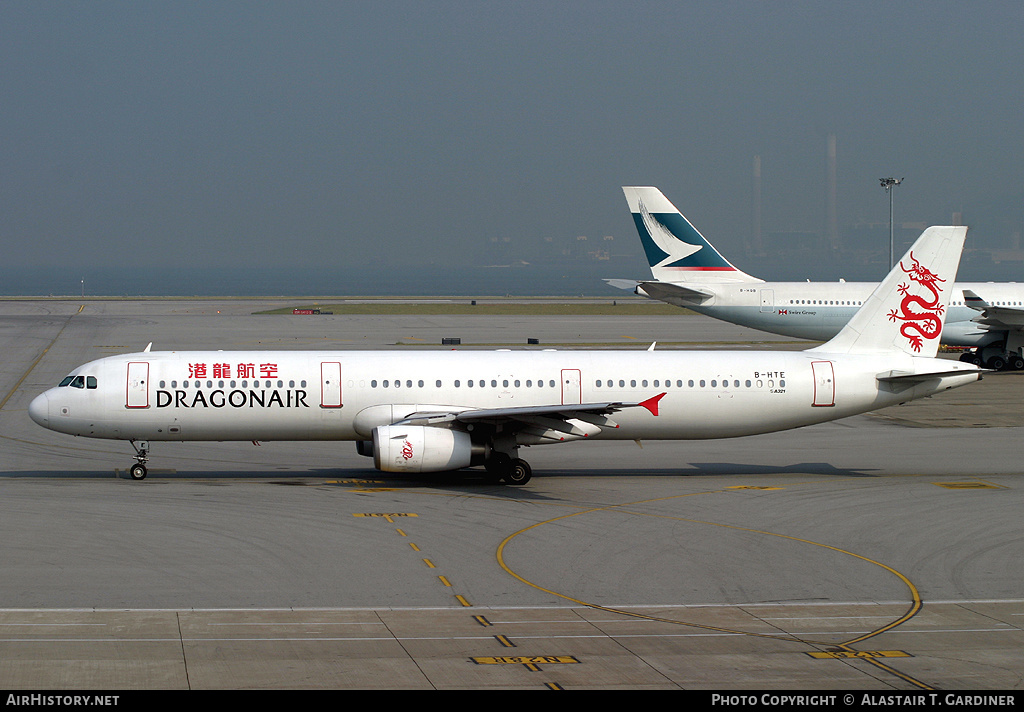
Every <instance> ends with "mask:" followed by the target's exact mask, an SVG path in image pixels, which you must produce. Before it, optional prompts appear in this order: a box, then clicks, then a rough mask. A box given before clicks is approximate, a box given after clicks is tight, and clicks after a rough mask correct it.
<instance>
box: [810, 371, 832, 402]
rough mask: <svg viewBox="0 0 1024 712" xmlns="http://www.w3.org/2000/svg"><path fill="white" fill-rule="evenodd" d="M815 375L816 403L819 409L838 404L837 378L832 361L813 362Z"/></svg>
mask: <svg viewBox="0 0 1024 712" xmlns="http://www.w3.org/2000/svg"><path fill="white" fill-rule="evenodd" d="M811 371H812V372H813V374H814V402H813V403H812V404H811V405H813V406H818V407H825V408H827V407H831V406H834V405H835V404H836V378H835V370H834V369H833V368H832V362H831V361H811Z"/></svg>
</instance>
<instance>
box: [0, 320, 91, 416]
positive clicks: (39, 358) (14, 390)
mask: <svg viewBox="0 0 1024 712" xmlns="http://www.w3.org/2000/svg"><path fill="white" fill-rule="evenodd" d="M82 309H85V305H84V304H83V305H82V306H81V307H79V309H78V312H77V313H78V314H81V313H82ZM74 318H75V315H74V314H72V315H71V316H69V317H68V318H67V319H66V320H65V321H64V325H63V326H62V327H60V329H58V331H57V333H56V335H55V336H54V337H53V338H52V339H51V340H50V343H48V344H47V345H46V348H45V349H43V350H42V352H40V354H39V356H37V357H36V360H35V361H33V362H32V364H31V365H30V366H29V367H28V370H27V371H25V373H23V374H22V376H21V378H19V379H18V382H17V383H15V384H14V388H12V389H11V390H10V392H9V393H8V394H7V395H5V396H4V397H3V399H2V400H0V410H3V409H4V406H5V405H7V401H9V400H10V399H11V396H13V395H14V394H15V393H17V392H18V389H19V388H21V384H22V383H24V382H25V379H26V378H28V375H29V374H30V373H32V371H34V370H35V369H36V366H38V365H39V362H40V361H42V360H43V356H45V355H46V354H47V353H48V352H49V350H50V349H51V348H53V345H54V344H55V343H57V339H59V338H60V335H61V334H63V333H64V329H66V328H68V324H70V323H71V320H72V319H74Z"/></svg>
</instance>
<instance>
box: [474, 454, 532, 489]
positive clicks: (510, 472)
mask: <svg viewBox="0 0 1024 712" xmlns="http://www.w3.org/2000/svg"><path fill="white" fill-rule="evenodd" d="M484 469H485V470H487V473H488V474H489V475H490V476H491V479H492V480H494V481H495V482H504V483H505V484H507V485H525V484H526V483H527V482H529V481H530V478H531V477H533V470H532V469H531V468H530V464H529V463H528V462H527V461H526V460H523V459H521V458H518V457H512V456H511V455H508V454H506V453H503V452H495V453H493V454H492V455H491V456H490V457H489V458H487V460H486V461H485V462H484Z"/></svg>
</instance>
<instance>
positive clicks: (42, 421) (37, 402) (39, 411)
mask: <svg viewBox="0 0 1024 712" xmlns="http://www.w3.org/2000/svg"><path fill="white" fill-rule="evenodd" d="M28 415H29V417H30V418H32V420H34V421H36V423H38V424H39V425H42V426H43V427H44V428H48V427H50V399H49V397H47V395H46V394H45V393H40V394H39V395H38V396H36V397H35V398H33V399H32V402H31V403H29V404H28Z"/></svg>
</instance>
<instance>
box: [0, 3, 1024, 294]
mask: <svg viewBox="0 0 1024 712" xmlns="http://www.w3.org/2000/svg"><path fill="white" fill-rule="evenodd" d="M1022 32H1024V4H1021V3H1019V2H1009V1H1008V2H898V1H895V2H894V1H891V0H890V1H886V2H844V3H840V2H730V1H719V2H635V1H634V2H611V1H607V2H606V1H597V0H589V1H583V2H581V1H580V0H574V1H573V2H560V1H555V0H552V1H546V2H539V1H538V2H452V1H449V0H438V1H430V2H428V1H426V0H423V1H420V2H407V1H397V0H394V1H386V0H377V1H375V2H356V1H353V0H346V1H345V2H141V3H140V2H124V3H121V2H108V1H102V0H100V1H97V2H77V3H76V2H64V1H61V2H42V1H40V0H31V1H28V2H22V1H19V0H5V2H3V3H0V97H2V101H0V152H2V153H0V188H2V190H0V245H2V246H3V253H4V260H5V262H6V266H7V267H8V268H13V267H18V266H21V265H25V266H38V265H44V264H47V263H50V262H52V261H53V260H56V259H62V258H61V256H62V255H67V254H69V253H74V255H75V256H74V259H75V260H76V261H79V262H80V263H81V264H83V265H85V266H89V265H104V264H106V265H109V264H117V263H118V262H124V261H126V260H129V261H131V262H132V263H134V264H139V263H145V264H165V265H187V264H193V263H198V264H207V265H217V266H239V267H252V266H260V265H267V264H282V265H285V266H288V267H305V266H322V265H324V264H331V263H335V262H336V263H339V264H348V265H353V264H360V263H362V264H365V265H366V266H367V268H368V269H372V268H373V267H375V266H376V265H400V266H415V265H424V264H427V265H444V264H454V265H459V264H463V263H464V261H465V263H466V264H473V263H474V262H476V263H479V262H480V260H482V259H485V253H486V249H487V244H488V241H489V240H491V239H494V238H497V239H504V238H508V239H510V240H512V241H513V242H514V243H515V244H517V245H519V244H521V245H522V246H523V248H522V249H523V255H522V257H523V259H527V260H529V259H531V257H535V256H536V252H537V251H538V250H541V249H543V242H542V240H543V238H545V237H549V236H553V237H555V238H559V239H564V238H569V237H574V236H576V235H588V236H593V237H597V236H603V235H613V236H615V237H616V240H617V241H622V244H626V243H628V244H629V245H630V246H632V245H633V244H634V242H635V240H636V237H635V233H634V232H633V227H632V223H631V221H630V219H629V216H628V214H627V212H626V206H625V201H624V199H623V197H622V194H621V191H620V189H619V186H621V185H625V184H650V185H657V186H659V187H661V188H662V189H663V190H664V191H665V193H666V194H667V195H668V196H669V198H670V199H672V200H673V201H674V202H676V204H677V205H678V206H679V207H680V208H681V209H682V211H683V212H684V213H685V214H686V215H687V216H688V217H689V218H690V219H691V220H692V221H693V222H694V224H695V225H697V227H698V228H699V229H701V230H702V231H703V232H705V234H707V235H708V237H709V238H711V239H712V241H713V242H715V243H716V244H717V245H719V246H720V247H721V248H722V249H723V251H726V252H727V255H728V256H730V257H733V256H735V259H734V261H737V262H740V263H743V259H742V256H741V255H740V254H738V253H739V251H740V250H742V246H743V242H744V239H745V238H747V237H748V235H749V231H750V224H751V221H750V195H751V178H750V175H751V162H752V160H753V156H754V155H760V156H761V160H762V172H763V224H764V230H765V231H766V232H768V231H789V230H800V231H820V230H821V229H822V225H823V220H824V209H823V204H824V189H823V181H824V175H825V142H826V136H827V135H828V134H829V133H835V134H836V137H837V143H838V211H839V222H840V229H843V226H844V225H846V224H851V223H854V222H858V221H872V222H884V221H885V220H886V219H887V216H888V207H887V206H888V203H887V202H886V199H885V196H884V193H883V192H882V190H881V188H880V187H879V185H878V178H880V177H882V176H886V175H890V174H892V175H895V176H897V177H901V176H905V177H906V182H905V183H904V184H903V185H902V186H900V187H899V188H898V189H897V193H896V205H897V220H905V221H916V222H926V223H947V222H948V221H949V220H950V216H951V214H952V213H953V212H954V211H962V212H963V214H964V220H965V222H966V223H967V224H969V225H971V226H972V228H973V229H972V233H971V235H970V237H969V240H977V241H984V243H985V244H989V245H990V246H998V247H1001V246H1008V245H1009V241H1010V237H1009V235H1010V234H1011V233H1012V231H1014V230H1016V231H1020V230H1022V229H1024V211H1022V208H1021V199H1022V196H1024V191H1022V188H1024V185H1022V183H1024V180H1022V166H1024V133H1022V131H1021V126H1022V117H1024V112H1022V108H1024V87H1022V84H1024V74H1022V72H1024V49H1022V46H1024V42H1022ZM637 254H638V255H639V251H638V250H637ZM743 266H745V267H751V265H749V263H747V264H744V265H743ZM826 267H827V266H826ZM613 271H615V272H617V273H616V274H609V275H608V276H642V275H637V274H621V269H620V270H613ZM749 271H755V272H756V270H754V269H752V268H751V269H750V270H749ZM765 276H768V275H765ZM1022 278H1024V277H1022Z"/></svg>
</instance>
